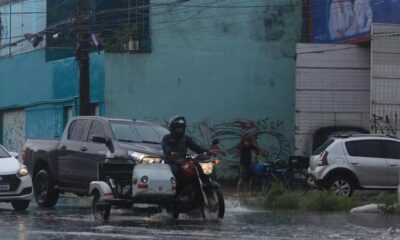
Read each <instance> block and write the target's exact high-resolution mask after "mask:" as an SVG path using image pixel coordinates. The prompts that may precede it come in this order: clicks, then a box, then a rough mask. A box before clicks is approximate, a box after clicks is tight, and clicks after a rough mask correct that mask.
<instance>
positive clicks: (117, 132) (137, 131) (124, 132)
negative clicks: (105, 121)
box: [111, 122, 169, 144]
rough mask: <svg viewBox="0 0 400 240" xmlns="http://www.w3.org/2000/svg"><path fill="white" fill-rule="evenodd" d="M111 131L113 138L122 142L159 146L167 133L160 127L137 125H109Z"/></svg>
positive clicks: (119, 123)
mask: <svg viewBox="0 0 400 240" xmlns="http://www.w3.org/2000/svg"><path fill="white" fill-rule="evenodd" d="M111 129H112V131H113V133H114V136H115V138H116V139H117V140H118V141H122V142H141V143H156V144H160V143H161V141H162V139H163V137H164V136H165V135H167V134H168V133H169V132H168V130H167V129H166V128H164V127H161V126H157V125H148V124H137V123H121V122H118V123H111Z"/></svg>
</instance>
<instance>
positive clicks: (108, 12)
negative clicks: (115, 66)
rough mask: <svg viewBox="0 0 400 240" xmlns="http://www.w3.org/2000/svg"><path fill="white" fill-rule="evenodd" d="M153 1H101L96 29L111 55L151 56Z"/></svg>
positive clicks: (98, 7)
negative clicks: (114, 53) (151, 5)
mask: <svg viewBox="0 0 400 240" xmlns="http://www.w3.org/2000/svg"><path fill="white" fill-rule="evenodd" d="M149 4H150V1H149V0H119V1H100V2H99V4H98V5H97V6H96V11H95V12H96V14H95V15H96V17H95V18H94V26H93V29H94V30H95V31H96V32H97V33H98V35H99V39H100V40H101V41H102V42H103V44H104V47H105V50H106V51H110V52H133V53H135V52H139V53H145V52H151V41H150V22H149V19H150V6H149Z"/></svg>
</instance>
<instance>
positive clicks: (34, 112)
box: [0, 50, 104, 139]
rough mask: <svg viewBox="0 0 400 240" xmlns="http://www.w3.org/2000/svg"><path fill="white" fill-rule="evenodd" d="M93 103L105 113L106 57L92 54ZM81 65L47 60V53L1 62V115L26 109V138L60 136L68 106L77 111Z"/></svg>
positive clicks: (72, 60)
mask: <svg viewBox="0 0 400 240" xmlns="http://www.w3.org/2000/svg"><path fill="white" fill-rule="evenodd" d="M90 69H91V73H90V79H91V82H90V86H91V93H90V94H91V102H94V103H98V104H99V106H100V113H101V114H104V55H103V54H97V53H95V54H91V59H90ZM77 95H78V65H77V63H76V61H75V59H74V58H67V59H62V60H57V61H52V62H46V61H45V50H37V51H34V52H30V53H25V54H20V55H16V56H13V57H9V58H3V59H0V113H1V111H3V112H6V111H9V110H13V109H25V111H26V114H25V116H26V119H25V138H43V139H51V138H58V137H60V136H61V134H62V131H63V128H64V125H65V120H64V119H65V116H64V115H65V109H64V107H66V106H71V107H73V110H75V112H76V110H77V104H76V103H77V101H78V99H77Z"/></svg>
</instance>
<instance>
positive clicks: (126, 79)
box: [105, 0, 302, 159]
mask: <svg viewBox="0 0 400 240" xmlns="http://www.w3.org/2000/svg"><path fill="white" fill-rule="evenodd" d="M157 2H163V1H161V0H158V1H152V3H154V4H156V3H157ZM196 3H197V2H193V1H189V2H187V3H185V4H186V5H196ZM185 4H184V5H183V6H175V7H158V8H154V9H152V14H151V28H152V31H153V33H152V48H153V51H152V53H150V54H110V53H106V54H105V102H106V110H107V115H109V116H115V117H125V118H139V119H142V118H146V119H153V120H157V121H164V120H165V119H169V118H170V117H171V116H172V115H175V114H182V115H185V116H186V117H187V119H188V121H189V122H190V124H191V125H192V127H191V128H190V133H191V134H192V135H194V136H195V137H196V139H197V140H198V141H199V142H201V143H202V144H204V145H206V144H209V142H210V139H211V138H213V137H218V138H221V139H225V140H224V141H222V142H221V145H222V146H223V147H224V148H225V149H229V150H231V152H232V153H233V152H234V147H235V146H236V145H237V144H238V142H239V138H240V136H241V135H242V134H243V133H244V132H247V133H252V134H253V135H255V136H259V138H258V142H259V144H260V145H261V146H262V147H263V148H265V149H268V150H269V151H270V153H271V155H270V159H273V158H278V157H287V156H288V155H289V152H290V151H291V148H292V145H293V144H292V143H293V131H294V99H295V45H296V43H297V42H298V40H299V39H300V35H301V23H302V21H301V5H300V1H297V0H288V1H279V2H278V1H264V0H252V1H249V0H241V1H234V3H233V2H232V1H229V2H219V1H217V2H216V1H211V0H207V1H202V2H201V5H204V6H208V7H204V8H201V7H200V8H199V7H185ZM229 5H235V6H239V5H242V7H241V8H227V7H226V6H229ZM224 6H225V7H224ZM246 6H264V7H252V8H250V7H247V8H246ZM236 119H245V120H243V121H237V120H236ZM228 158H229V159H234V158H235V155H230V156H228Z"/></svg>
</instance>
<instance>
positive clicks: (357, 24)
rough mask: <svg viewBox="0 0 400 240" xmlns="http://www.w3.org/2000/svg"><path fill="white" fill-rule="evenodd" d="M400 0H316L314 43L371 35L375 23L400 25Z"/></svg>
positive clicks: (314, 7) (313, 1)
mask: <svg viewBox="0 0 400 240" xmlns="http://www.w3.org/2000/svg"><path fill="white" fill-rule="evenodd" d="M398 10H400V0H312V18H311V19H312V42H320V43H324V42H325V43H329V42H346V41H352V40H357V39H361V38H364V37H366V36H370V33H371V25H372V22H379V23H400V14H398Z"/></svg>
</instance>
